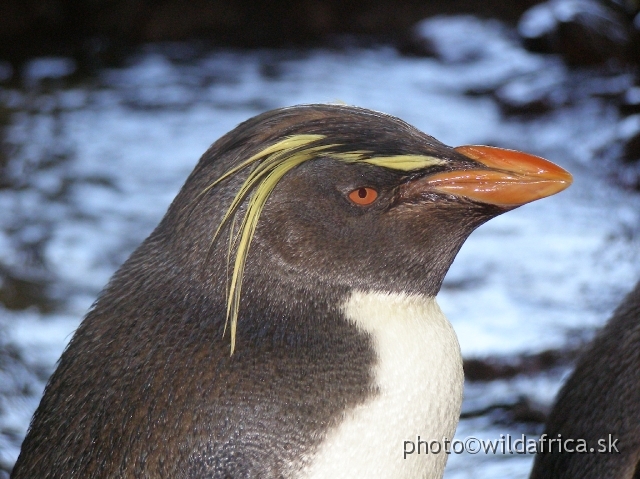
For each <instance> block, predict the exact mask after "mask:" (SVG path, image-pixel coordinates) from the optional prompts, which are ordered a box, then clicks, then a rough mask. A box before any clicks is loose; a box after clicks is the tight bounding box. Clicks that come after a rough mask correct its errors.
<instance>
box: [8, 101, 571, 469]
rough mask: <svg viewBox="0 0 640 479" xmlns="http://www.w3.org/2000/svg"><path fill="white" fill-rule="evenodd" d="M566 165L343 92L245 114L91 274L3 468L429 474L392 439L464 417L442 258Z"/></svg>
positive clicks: (548, 189)
mask: <svg viewBox="0 0 640 479" xmlns="http://www.w3.org/2000/svg"><path fill="white" fill-rule="evenodd" d="M569 182H570V176H569V175H568V174H567V173H566V172H564V170H561V169H560V168H558V167H556V166H555V165H552V164H550V163H548V162H546V161H545V160H542V159H539V158H537V157H531V156H529V155H524V154H522V153H517V152H508V151H505V150H498V149H495V148H489V147H460V148H458V149H453V148H450V147H447V146H446V145H443V144H442V143H440V142H438V141H437V140H435V139H434V138H432V137H430V136H428V135H425V134H424V133H422V132H420V131H418V130H416V129H415V128H413V127H411V126H409V125H407V124H406V123H404V122H402V121H401V120H399V119H397V118H394V117H390V116H388V115H384V114H380V113H377V112H372V111H369V110H365V109H360V108H355V107H345V106H335V105H306V106H299V107H292V108H284V109H281V110H275V111H272V112H267V113H264V114H262V115H259V116H258V117H255V118H253V119H250V120H248V121H246V122H245V123H243V124H241V125H240V126H238V127H237V128H236V129H235V130H233V131H232V132H230V133H228V134H227V135H225V136H224V137H222V138H221V139H220V140H218V141H217V142H216V143H215V144H214V145H212V147H211V148H210V149H209V150H208V151H207V152H206V153H205V154H204V155H203V157H202V158H201V160H200V162H199V163H198V165H197V166H196V168H195V170H194V172H193V173H192V174H191V175H190V176H189V178H188V179H187V182H186V183H185V185H184V186H183V188H182V189H181V191H180V192H179V194H178V195H177V197H176V199H175V200H174V201H173V203H172V204H171V206H170V207H169V210H168V212H167V214H166V215H165V217H164V218H163V219H162V221H161V222H160V224H159V225H158V227H157V228H156V229H155V230H154V232H153V233H152V234H151V235H150V236H149V237H148V238H147V239H146V240H145V241H144V242H143V243H142V245H141V246H140V247H139V248H138V249H137V250H136V251H135V252H134V253H133V254H132V255H131V257H130V258H129V259H128V260H127V262H126V263H125V264H124V265H123V266H122V267H121V268H120V269H119V270H118V272H116V274H115V275H114V276H113V278H112V279H111V281H110V282H109V284H108V285H107V286H106V288H105V290H104V291H103V292H102V293H101V294H100V296H99V298H98V300H97V301H96V303H95V304H94V306H93V307H92V308H91V310H90V311H89V313H88V314H87V316H86V317H85V319H84V321H83V322H82V324H81V325H80V327H79V328H78V330H77V331H76V333H75V335H74V337H73V338H72V340H71V342H70V344H69V346H68V347H67V349H66V350H65V352H64V353H63V355H62V357H61V359H60V362H59V364H58V368H57V370H56V371H55V373H54V374H53V376H52V377H51V379H50V381H49V384H48V385H47V387H46V389H45V393H44V397H43V399H42V401H41V403H40V406H39V407H38V409H37V411H36V413H35V415H34V418H33V420H32V423H31V426H30V429H29V432H28V434H27V437H26V439H25V441H24V443H23V446H22V450H21V453H20V457H19V458H18V461H17V463H16V465H15V467H14V470H13V472H12V476H11V477H12V478H14V479H21V478H33V477H38V478H43V479H46V478H65V479H70V478H71V479H72V478H87V477H92V478H119V477H127V478H128V477H145V478H165V477H166V478H168V477H171V478H203V477H210V478H316V477H331V476H334V477H335V478H339V477H356V476H358V475H365V474H367V475H369V476H371V477H389V478H403V477H416V476H419V477H439V476H441V475H442V471H443V468H444V465H445V462H446V455H444V454H440V455H434V454H431V455H421V456H417V455H416V456H415V460H414V458H408V459H407V460H404V458H403V441H405V440H414V438H416V436H418V435H420V436H421V437H422V438H424V439H425V440H438V441H441V440H442V439H443V438H444V437H448V438H450V436H452V435H453V432H454V431H455V427H456V424H457V420H458V415H459V409H460V402H461V391H462V370H461V358H460V351H459V347H458V344H457V340H456V337H455V334H454V333H453V331H452V329H451V327H450V325H449V324H448V322H447V321H446V319H445V318H444V316H443V315H442V313H441V312H440V310H439V308H438V307H437V305H436V304H435V300H434V298H435V296H436V294H437V292H438V290H439V289H440V285H441V284H442V280H443V279H444V275H445V274H446V271H447V270H448V268H449V265H450V264H451V262H452V261H453V259H454V257H455V255H456V253H457V251H458V250H459V248H460V247H461V245H462V243H463V242H464V240H465V239H466V237H467V236H468V235H469V234H470V233H471V232H472V231H473V229H474V228H476V227H477V226H478V225H480V224H482V223H483V222H485V221H487V220H488V219H490V218H492V217H494V216H496V215H498V214H501V213H503V212H505V211H508V210H510V209H513V208H514V207H516V206H519V205H520V204H523V203H525V202H528V201H533V200H535V199H538V198H541V197H544V196H548V195H550V194H553V193H556V192H557V191H560V190H561V189H564V188H565V187H566V186H567V185H568V184H569ZM358 437H360V441H358Z"/></svg>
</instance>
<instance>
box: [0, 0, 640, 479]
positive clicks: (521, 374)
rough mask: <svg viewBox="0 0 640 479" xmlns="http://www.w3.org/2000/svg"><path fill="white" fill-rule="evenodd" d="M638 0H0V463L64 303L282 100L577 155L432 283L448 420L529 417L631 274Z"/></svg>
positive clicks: (78, 307)
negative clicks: (231, 140) (459, 359)
mask: <svg viewBox="0 0 640 479" xmlns="http://www.w3.org/2000/svg"><path fill="white" fill-rule="evenodd" d="M639 12H640V2H638V1H637V0H551V1H548V2H539V1H537V0H512V1H510V2H503V1H500V0H447V1H435V0H434V1H429V0H420V1H418V0H377V1H368V2H366V1H362V0H352V1H343V0H301V1H298V2H294V1H290V0H281V1H273V2H255V1H251V0H193V1H191V2H181V1H179V0H135V1H131V0H127V1H125V0H2V2H1V3H0V19H1V21H0V478H2V479H4V478H6V477H8V474H9V471H10V470H11V468H12V465H13V463H14V461H15V460H16V458H17V455H18V453H19V448H20V444H21V442H22V439H23V437H24V435H25V433H26V429H27V427H28V423H29V419H30V417H31V415H32V413H33V411H34V410H35V408H36V406H37V404H38V402H39V399H40V396H41V394H42V390H43V388H44V385H45V384H46V381H47V378H48V376H49V375H50V374H51V372H52V371H53V368H54V367H55V362H56V360H57V359H58V357H59V355H60V353H61V352H62V350H63V348H64V346H65V345H66V343H67V342H68V340H69V339H70V337H71V334H72V333H73V331H74V330H75V328H76V327H77V326H78V324H79V322H80V320H81V319H82V316H83V315H84V313H85V312H86V310H87V309H88V308H89V306H90V305H91V303H92V302H93V300H94V299H95V297H96V295H97V294H98V293H99V291H100V290H101V288H102V287H103V286H104V284H105V283H106V282H107V281H108V279H109V277H110V276H111V274H112V273H113V272H114V271H115V269H116V268H117V267H118V266H119V265H120V264H121V263H122V262H123V261H124V260H125V259H126V258H127V256H128V255H129V254H130V253H131V251H132V250H133V249H134V248H135V247H136V246H137V244H138V243H139V242H140V241H141V240H142V239H144V238H145V237H146V236H147V235H148V234H149V233H150V232H151V230H152V229H153V227H154V226H155V225H156V224H157V223H158V221H159V220H160V218H161V217H162V215H163V214H164V212H165V210H166V208H167V206H168V205H169V203H170V201H171V200H172V199H173V197H174V195H175V194H176V193H177V191H178V189H179V188H180V186H181V185H182V183H183V182H184V180H185V179H186V177H187V175H188V174H189V172H190V171H191V169H192V168H193V167H194V165H195V164H196V162H197V160H198V158H199V156H200V155H201V154H202V153H203V152H204V151H205V150H206V148H207V147H208V146H209V145H210V144H211V143H212V142H213V141H215V140H216V139H217V138H218V137H220V136H221V135H222V134H224V133H225V132H227V131H228V130H230V129H232V128H233V127H234V126H235V125H237V124H238V123H239V122H241V121H243V120H245V119H247V118H249V117H251V116H253V115H256V114H258V113H260V112H262V111H265V110H268V109H272V108H276V107H281V106H286V105H293V104H297V103H311V102H335V101H340V102H345V103H347V104H353V105H358V106H362V107H367V108H372V109H376V110H381V111H384V112H386V113H390V114H393V115H396V116H399V117H401V118H402V119H404V120H406V121H408V122H409V123H412V124H414V125H415V126H417V127H418V128H420V129H422V130H423V131H425V132H427V133H429V134H431V135H433V136H435V137H436V138H438V139H439V140H441V141H443V142H445V143H447V144H450V145H453V146H456V145H461V144H468V143H481V144H491V145H495V146H501V147H506V148H517V149H521V150H525V151H528V152H531V153H534V154H537V155H540V156H544V157H546V158H548V159H550V160H552V161H554V162H556V163H558V164H560V165H562V166H563V167H565V168H567V169H568V170H569V171H571V172H572V173H573V174H574V176H575V183H574V185H573V186H572V187H571V188H570V189H569V190H567V191H565V192H563V193H561V194H559V195H557V196H554V197H552V198H548V199H545V200H542V201H540V202H536V203H533V204H531V205H526V206H524V207H522V208H520V209H518V210H515V211H513V212H510V213H508V214H506V215H504V216H501V217H499V218H497V219H495V220H492V221H491V222H489V223H488V224H486V225H484V226H482V227H481V228H480V229H479V230H478V231H477V232H475V233H474V234H473V235H472V236H471V238H470V239H469V240H468V242H467V243H466V244H465V246H464V247H463V248H462V250H461V252H460V254H459V256H458V258H457V259H456V261H455V263H454V265H453V266H452V268H451V270H450V272H449V274H448V276H447V278H446V280H445V283H444V286H443V289H442V291H441V294H440V296H439V302H440V305H441V307H442V309H443V310H444V311H445V314H446V315H447V317H448V318H449V319H450V320H451V322H452V323H453V325H454V328H455V329H456V331H457V333H458V335H459V338H460V343H461V347H462V352H463V355H464V358H465V373H466V380H467V382H466V386H465V401H464V405H463V418H462V421H461V423H460V426H459V428H458V432H457V435H456V438H458V439H464V438H465V437H466V436H470V435H473V436H476V437H478V438H483V439H499V438H500V435H501V434H502V435H506V434H511V435H512V436H513V437H514V438H519V437H520V436H521V435H522V434H526V435H528V436H530V437H532V438H533V437H535V435H536V434H540V432H541V427H542V423H543V421H544V418H545V414H546V412H547V411H548V408H549V406H550V404H551V402H552V400H553V397H554V395H555V393H556V392H557V390H558V388H559V387H560V385H561V384H562V381H563V379H564V378H565V377H566V375H567V374H568V373H569V372H570V370H571V367H572V363H573V361H574V360H575V358H576V355H577V353H578V352H579V351H580V348H581V347H582V346H583V345H584V344H585V342H587V341H588V340H589V339H590V338H591V337H592V336H593V334H594V332H595V331H596V330H597V328H598V327H600V326H601V325H602V324H603V323H604V322H605V321H606V319H607V317H608V315H609V314H610V313H611V311H612V310H613V308H614V307H615V305H616V304H617V303H618V302H619V301H620V300H621V299H622V297H623V296H624V294H625V293H626V292H627V291H628V290H630V289H631V287H632V286H633V284H634V283H635V282H636V281H637V279H639V278H640V194H639V193H640V13H639ZM425 360H428V358H425ZM176 380H179V378H177V379H176ZM532 459H533V458H532V456H530V455H518V454H497V455H485V454H478V455H466V454H465V455H460V456H458V455H452V456H451V457H450V459H449V464H448V466H447V470H446V474H445V477H447V478H448V479H453V478H456V479H458V478H495V477H509V478H525V477H527V475H528V472H529V469H530V467H531V463H532Z"/></svg>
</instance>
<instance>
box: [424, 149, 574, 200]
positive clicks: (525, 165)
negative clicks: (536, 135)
mask: <svg viewBox="0 0 640 479" xmlns="http://www.w3.org/2000/svg"><path fill="white" fill-rule="evenodd" d="M455 150H456V151H457V152H458V153H461V154H463V155H464V156H466V157H467V158H471V159H472V160H475V161H477V162H479V163H482V164H483V165H485V166H486V167H488V168H489V169H488V170H484V169H482V170H481V169H476V170H457V171H447V172H443V173H438V174H435V175H433V176H429V177H426V178H424V179H423V180H422V181H419V182H420V183H422V184H421V185H420V188H421V189H422V188H424V189H423V191H435V192H438V193H445V194H449V195H455V196H463V197H465V198H469V199H471V200H474V201H479V202H481V203H488V204H492V205H499V206H513V207H515V206H520V205H523V204H525V203H529V202H531V201H535V200H539V199H540V198H545V197H547V196H551V195H555V194H556V193H559V192H560V191H562V190H564V189H565V188H567V187H568V186H569V185H570V184H571V182H572V181H573V179H572V177H571V174H570V173H569V172H568V171H566V170H564V169H562V168H560V167H559V166H557V165H554V164H553V163H551V162H549V161H547V160H545V159H543V158H540V157H538V156H533V155H529V154H527V153H521V152H519V151H514V150H505V149H502V148H494V147H491V146H475V145H473V146H459V147H457V148H455ZM416 186H417V185H416Z"/></svg>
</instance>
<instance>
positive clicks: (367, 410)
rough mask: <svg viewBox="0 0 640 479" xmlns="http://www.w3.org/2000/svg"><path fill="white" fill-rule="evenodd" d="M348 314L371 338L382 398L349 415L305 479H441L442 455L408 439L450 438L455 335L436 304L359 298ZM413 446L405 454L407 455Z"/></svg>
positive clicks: (457, 377) (457, 379) (458, 395)
mask: <svg viewBox="0 0 640 479" xmlns="http://www.w3.org/2000/svg"><path fill="white" fill-rule="evenodd" d="M343 310H344V314H345V316H346V317H347V318H348V319H349V320H350V321H352V322H353V323H355V324H356V325H357V326H358V327H359V328H361V329H362V330H363V331H365V332H367V333H368V334H370V335H371V337H372V340H373V343H374V345H375V348H376V352H377V356H378V362H377V364H376V369H375V379H376V385H377V387H378V390H379V394H377V395H376V396H375V397H373V398H372V399H370V400H369V401H367V402H366V403H364V404H362V405H360V406H358V407H356V408H354V409H352V410H350V411H348V413H347V414H346V415H345V418H344V420H343V421H342V422H341V423H340V424H339V425H338V426H337V427H336V428H335V429H333V430H331V431H329V433H328V434H327V437H326V438H325V440H324V441H323V442H322V444H321V446H320V448H319V449H318V450H317V451H315V452H314V453H313V455H312V456H311V457H310V458H309V463H308V466H307V467H306V468H305V470H304V473H303V474H302V477H304V478H305V479H320V478H325V479H340V478H345V479H353V478H356V477H371V478H376V479H384V478H389V479H391V478H393V479H400V478H440V477H441V476H442V473H443V470H444V466H445V464H446V461H447V455H446V454H445V453H444V452H441V453H440V454H432V453H428V454H427V453H426V446H425V445H424V444H423V445H422V449H421V450H420V454H417V452H418V450H417V448H416V452H415V453H414V454H411V455H407V457H406V459H405V454H404V451H405V441H412V442H413V443H415V444H416V447H417V445H418V444H417V441H418V436H420V440H421V441H428V442H431V441H434V440H435V441H440V442H442V440H443V438H448V439H452V438H453V434H454V432H455V429H456V426H457V423H458V419H459V415H460V405H461V403H462V387H463V372H462V358H461V355H460V346H459V345H458V340H457V337H456V335H455V333H454V331H453V329H452V327H451V325H450V324H449V322H448V321H447V319H446V318H445V317H444V315H443V314H442V311H441V310H440V308H439V307H438V305H437V303H436V302H435V299H434V298H429V297H424V296H407V295H400V294H387V293H362V292H355V293H353V294H352V295H351V297H350V298H349V300H348V301H347V302H346V303H345V305H344V309H343ZM410 447H411V446H410V445H407V448H408V449H410Z"/></svg>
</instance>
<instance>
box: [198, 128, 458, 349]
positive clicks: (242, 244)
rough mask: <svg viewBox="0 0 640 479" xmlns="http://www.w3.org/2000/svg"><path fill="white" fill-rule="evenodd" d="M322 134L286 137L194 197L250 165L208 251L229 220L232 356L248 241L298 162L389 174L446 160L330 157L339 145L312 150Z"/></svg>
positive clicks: (360, 154) (362, 154)
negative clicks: (361, 166)
mask: <svg viewBox="0 0 640 479" xmlns="http://www.w3.org/2000/svg"><path fill="white" fill-rule="evenodd" d="M325 138H326V137H325V136H324V135H294V136H290V137H287V138H285V139H284V140H281V141H279V142H277V143H274V144H273V145H271V146H269V147H267V148H265V149H264V150H261V151H260V152H258V153H256V154H255V155H253V156H252V157H250V158H249V159H247V160H245V161H243V162H242V163H240V164H239V165H238V166H235V167H233V168H231V169H230V170H228V171H227V172H226V173H224V174H223V175H222V176H220V177H219V178H218V179H216V180H215V181H214V182H213V183H211V184H210V185H209V186H207V187H206V188H205V189H204V190H203V191H202V192H201V193H200V195H199V196H201V195H203V194H205V193H207V192H208V191H210V190H211V189H213V188H214V187H215V186H216V185H218V184H219V183H220V182H222V181H224V180H225V179H227V178H229V177H231V176H233V175H235V174H236V173H238V172H240V171H241V170H243V169H245V168H248V167H250V166H254V168H253V170H252V171H251V173H249V175H248V177H247V179H246V180H245V181H244V183H243V184H242V186H241V187H240V189H239V190H238V192H237V193H236V195H235V197H234V198H233V200H232V201H231V204H230V205H229V208H228V209H227V211H226V213H225V215H224V216H223V218H222V221H221V222H220V224H219V225H218V228H217V229H216V232H215V233H214V235H213V238H212V246H213V243H214V242H215V240H216V238H217V237H218V235H219V234H220V231H221V230H222V228H223V226H224V225H225V224H226V223H227V221H229V220H232V223H231V227H230V232H229V249H228V251H227V268H229V265H230V262H231V256H232V254H233V249H234V247H235V259H234V261H233V270H232V273H231V280H230V282H229V284H228V287H227V314H226V320H225V326H224V331H225V332H226V329H227V325H229V324H230V331H231V354H233V352H234V350H235V343H236V329H237V324H238V313H239V310H240V294H241V290H242V279H243V275H244V266H245V262H246V259H247V256H248V254H249V247H250V245H251V240H252V238H253V235H254V233H255V230H256V227H257V225H258V220H259V219H260V214H261V213H262V209H263V208H264V205H265V204H266V202H267V200H268V199H269V196H270V195H271V193H272V191H273V189H274V188H275V187H276V185H277V184H278V183H279V181H280V180H281V179H282V178H283V177H284V176H285V175H286V174H287V173H288V172H289V171H291V170H292V169H293V168H296V167H297V166H299V165H301V164H302V163H304V162H306V161H308V160H311V159H313V158H316V157H317V156H318V154H319V153H321V152H322V153H325V154H326V156H327V157H330V158H334V159H336V160H339V161H344V162H348V163H354V162H363V163H367V164H371V165H375V166H380V167H384V168H389V169H393V170H401V171H411V170H417V169H422V168H426V167H428V166H433V165H438V164H442V163H445V162H446V161H445V160H442V159H439V158H435V157H431V156H426V155H396V156H378V157H376V156H371V155H372V152H371V151H365V150H357V151H350V152H334V151H331V150H332V149H333V148H336V147H339V146H341V145H338V144H329V145H316V146H313V145H312V144H313V143H314V142H318V141H320V140H323V139H325ZM247 197H249V198H248V200H247V207H246V211H245V213H244V217H243V218H242V222H241V224H240V227H239V228H238V231H237V232H236V228H235V220H236V213H237V211H238V209H239V208H240V205H241V204H242V203H243V202H244V201H245V199H246V198H247Z"/></svg>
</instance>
